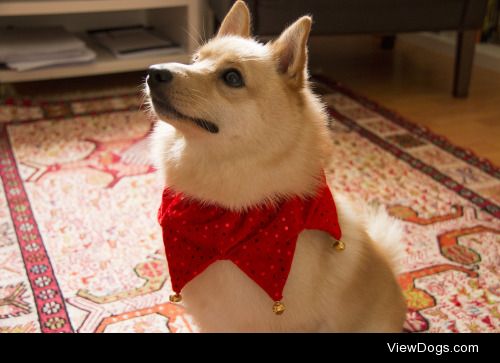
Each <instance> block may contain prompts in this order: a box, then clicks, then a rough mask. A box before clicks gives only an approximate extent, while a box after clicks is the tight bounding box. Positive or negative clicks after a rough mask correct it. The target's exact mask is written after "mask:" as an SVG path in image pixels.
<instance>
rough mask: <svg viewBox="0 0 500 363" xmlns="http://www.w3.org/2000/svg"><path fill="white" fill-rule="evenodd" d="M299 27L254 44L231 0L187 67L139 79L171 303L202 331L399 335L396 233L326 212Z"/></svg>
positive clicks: (370, 220)
mask: <svg viewBox="0 0 500 363" xmlns="http://www.w3.org/2000/svg"><path fill="white" fill-rule="evenodd" d="M310 28H311V18H310V17H307V16H304V17H302V18H300V19H298V20H297V21H296V22H295V23H294V24H292V25H291V26H290V27H288V28H287V29H286V30H285V31H284V32H283V33H282V34H281V35H280V37H279V38H278V39H276V40H275V41H273V42H270V43H268V44H261V43H259V42H257V41H255V40H254V39H252V38H251V36H250V14H249V11H248V8H247V7H246V5H245V4H244V2H242V1H237V2H236V3H235V5H234V6H233V7H232V9H231V10H230V12H229V13H228V15H227V16H226V18H225V19H224V21H223V23H222V25H221V27H220V29H219V32H218V34H217V36H216V37H215V38H214V39H212V40H210V41H209V42H208V43H207V44H205V45H203V46H202V47H201V48H200V49H199V50H198V51H197V52H196V54H195V55H194V57H193V62H192V63H191V64H189V65H183V64H177V63H167V64H160V65H155V66H152V67H151V68H150V70H149V76H148V81H147V90H146V92H147V94H148V96H149V98H150V101H151V105H152V109H153V111H154V112H155V114H156V115H157V117H158V118H159V120H160V122H158V123H157V126H156V128H155V131H154V133H153V137H152V150H153V155H154V158H155V160H156V164H157V167H158V169H159V172H160V173H161V174H162V176H164V178H165V184H166V186H167V189H166V190H165V193H164V196H163V201H162V207H161V210H160V215H159V218H160V222H161V223H162V226H163V232H164V241H165V246H166V252H167V258H168V262H169V269H170V274H171V279H172V284H173V288H174V290H175V291H176V293H177V294H176V295H174V296H172V301H175V302H178V301H180V300H181V295H180V293H181V290H182V303H183V304H184V305H185V307H186V309H187V312H188V313H189V314H191V315H192V316H193V317H194V319H195V320H196V322H197V324H198V325H199V327H200V329H201V331H204V332H209V331H229V332H236V331H238V332H243V331H260V332H265V331H282V332H288V331H358V332H361V331H363V332H367V331H369V332H373V331H379V332H398V331H402V326H403V322H404V319H405V312H406V306H405V301H404V298H403V295H402V292H401V289H400V287H399V285H398V283H397V281H396V278H395V274H394V267H393V266H394V264H393V262H394V258H393V257H394V255H395V254H396V251H397V248H398V243H399V240H400V230H399V227H398V225H397V224H396V222H394V221H392V220H390V219H389V217H388V216H387V215H386V214H384V213H383V212H379V213H371V214H370V213H365V212H364V211H363V208H355V207H353V206H352V205H351V204H349V202H348V201H347V199H346V198H345V197H343V196H342V195H339V194H338V193H335V192H334V193H333V195H334V202H333V200H331V194H330V189H329V188H328V186H327V185H326V183H325V179H324V177H323V174H322V173H323V171H322V170H323V168H324V167H325V166H326V163H327V159H328V156H329V154H330V153H331V149H330V140H329V137H328V129H327V126H326V125H327V119H326V115H325V112H324V106H323V105H322V104H321V102H320V101H319V100H318V98H317V97H316V96H314V95H313V93H312V92H311V90H310V89H309V84H308V80H307V79H308V75H307V39H308V36H309V31H310ZM335 207H336V210H335ZM287 218H288V219H287ZM228 221H229V222H228ZM219 222H220V223H219ZM224 228H226V229H227V230H224ZM340 235H341V237H340ZM339 239H340V240H341V241H339ZM295 242H296V244H295ZM344 248H345V250H344Z"/></svg>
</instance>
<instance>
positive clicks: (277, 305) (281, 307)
mask: <svg viewBox="0 0 500 363" xmlns="http://www.w3.org/2000/svg"><path fill="white" fill-rule="evenodd" d="M284 312H285V304H283V303H282V302H281V301H275V302H274V305H273V313H275V314H276V315H281V314H283V313H284Z"/></svg>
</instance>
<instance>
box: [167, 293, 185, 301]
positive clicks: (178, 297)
mask: <svg viewBox="0 0 500 363" xmlns="http://www.w3.org/2000/svg"><path fill="white" fill-rule="evenodd" d="M169 299H170V302H173V303H179V302H181V301H182V295H181V294H178V293H175V294H173V295H170V297H169Z"/></svg>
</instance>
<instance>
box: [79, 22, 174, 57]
mask: <svg viewBox="0 0 500 363" xmlns="http://www.w3.org/2000/svg"><path fill="white" fill-rule="evenodd" d="M89 35H90V36H92V37H93V38H94V39H95V40H96V42H98V43H99V44H101V45H102V46H103V47H105V48H106V49H108V50H109V51H110V52H111V53H113V54H114V56H115V57H117V58H135V57H143V56H146V55H161V54H172V53H178V52H180V51H181V50H182V49H181V47H179V46H177V45H176V44H174V43H173V42H172V41H170V40H168V39H164V38H163V37H161V36H159V35H157V34H155V33H154V32H153V30H152V29H150V28H145V27H143V26H133V27H127V28H116V29H103V30H93V31H89Z"/></svg>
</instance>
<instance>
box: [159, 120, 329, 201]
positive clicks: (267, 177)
mask: <svg viewBox="0 0 500 363" xmlns="http://www.w3.org/2000/svg"><path fill="white" fill-rule="evenodd" d="M304 117H309V118H311V117H314V118H316V119H315V120H308V119H305V120H302V121H303V122H304V125H303V127H302V128H301V130H300V132H298V133H297V135H296V138H295V139H294V140H290V143H289V145H283V146H281V147H280V149H276V148H274V149H273V150H269V151H270V152H269V153H267V152H254V153H245V154H244V156H237V155H236V156H235V155H229V156H228V155H217V154H214V153H211V152H210V151H209V150H207V149H204V147H203V146H202V145H200V144H199V143H198V142H197V141H190V140H189V139H188V138H185V137H184V136H183V135H182V134H181V133H180V132H178V131H177V130H175V129H174V128H173V127H171V126H170V125H167V124H165V123H163V122H159V123H158V125H157V127H156V130H155V132H154V133H153V139H154V140H153V147H154V148H156V150H153V154H154V155H161V156H162V159H161V160H157V166H158V168H159V171H160V173H162V175H163V176H164V177H165V183H166V185H167V186H169V187H170V188H172V189H174V190H176V191H177V192H182V193H184V194H186V195H187V196H189V197H193V198H195V199H198V200H201V201H204V202H207V203H215V204H218V205H220V206H223V207H225V208H228V209H231V210H244V209H247V208H250V207H253V206H256V205H259V204H262V203H269V202H270V203H273V202H276V201H279V200H280V199H282V198H286V197H291V196H296V195H299V196H310V195H312V194H314V192H315V191H316V189H317V186H318V183H319V181H320V176H321V169H322V168H323V162H324V160H323V159H322V155H324V154H325V152H326V148H327V145H328V138H327V136H326V132H325V130H324V127H325V126H324V116H323V115H322V114H318V113H314V114H313V115H308V116H307V115H304ZM269 147H270V148H271V145H270V146H269Z"/></svg>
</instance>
